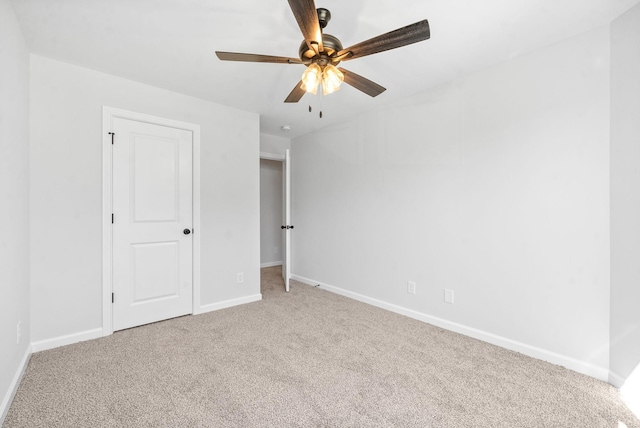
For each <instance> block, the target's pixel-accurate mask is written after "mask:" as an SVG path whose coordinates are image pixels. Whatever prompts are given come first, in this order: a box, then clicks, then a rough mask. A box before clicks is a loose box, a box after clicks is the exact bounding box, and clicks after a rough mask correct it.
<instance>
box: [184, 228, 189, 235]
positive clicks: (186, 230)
mask: <svg viewBox="0 0 640 428" xmlns="http://www.w3.org/2000/svg"><path fill="white" fill-rule="evenodd" d="M182 233H184V234H185V235H188V234H190V233H191V229H185V230H183V231H182Z"/></svg>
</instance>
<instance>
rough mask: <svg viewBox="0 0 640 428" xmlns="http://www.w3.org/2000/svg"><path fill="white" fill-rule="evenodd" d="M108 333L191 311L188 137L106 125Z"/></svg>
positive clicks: (121, 123) (130, 124) (148, 127)
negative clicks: (110, 218)
mask: <svg viewBox="0 0 640 428" xmlns="http://www.w3.org/2000/svg"><path fill="white" fill-rule="evenodd" d="M113 132H114V133H115V138H114V140H115V144H114V146H113V211H114V215H115V222H114V224H113V226H112V227H113V292H114V302H113V329H114V331H115V330H121V329H125V328H130V327H135V326H138V325H142V324H147V323H151V322H155V321H160V320H163V319H168V318H173V317H176V316H181V315H186V314H190V313H192V312H193V303H192V295H193V288H192V278H193V270H192V257H193V248H192V238H191V237H192V235H191V233H189V234H185V233H184V230H185V229H187V230H188V231H189V232H190V231H191V227H192V217H193V213H192V197H193V195H192V186H193V184H192V163H193V162H192V134H191V132H190V131H185V130H181V129H176V128H170V127H166V126H160V125H153V124H149V123H143V122H137V121H133V120H127V119H121V118H115V119H114V121H113Z"/></svg>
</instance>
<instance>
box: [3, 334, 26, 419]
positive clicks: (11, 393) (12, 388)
mask: <svg viewBox="0 0 640 428" xmlns="http://www.w3.org/2000/svg"><path fill="white" fill-rule="evenodd" d="M30 358H31V345H29V346H27V350H26V351H25V353H24V357H22V360H21V361H20V365H19V366H18V370H16V374H15V375H14V376H13V379H12V380H11V384H10V385H9V390H8V391H7V393H6V394H5V396H4V398H3V399H2V404H1V405H0V427H1V426H2V425H3V424H4V419H5V418H6V417H7V413H9V407H11V402H12V401H13V397H15V395H16V392H17V391H18V387H19V386H20V381H21V380H22V376H23V375H24V372H25V370H27V365H28V364H29V359H30Z"/></svg>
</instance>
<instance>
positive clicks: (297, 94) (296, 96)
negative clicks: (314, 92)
mask: <svg viewBox="0 0 640 428" xmlns="http://www.w3.org/2000/svg"><path fill="white" fill-rule="evenodd" d="M304 94H305V90H304V89H302V80H301V81H300V82H298V83H297V84H296V87H295V88H293V91H291V93H290V94H289V95H288V96H287V98H286V99H285V100H284V102H285V103H297V102H298V101H300V98H302V96H303V95H304Z"/></svg>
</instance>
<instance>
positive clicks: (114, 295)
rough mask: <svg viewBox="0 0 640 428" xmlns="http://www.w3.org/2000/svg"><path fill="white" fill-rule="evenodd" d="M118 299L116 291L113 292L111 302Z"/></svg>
mask: <svg viewBox="0 0 640 428" xmlns="http://www.w3.org/2000/svg"><path fill="white" fill-rule="evenodd" d="M115 299H116V294H115V293H111V303H113V302H114V301H115Z"/></svg>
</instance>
